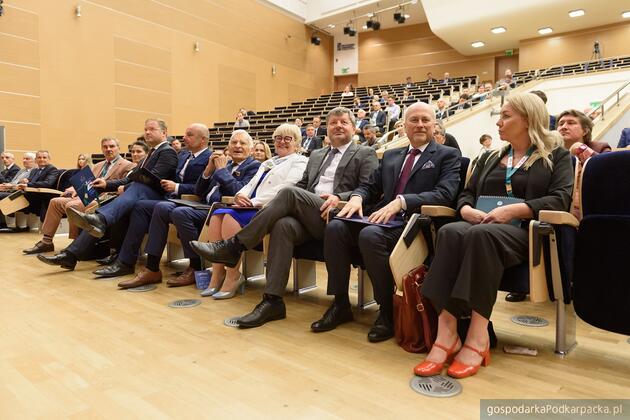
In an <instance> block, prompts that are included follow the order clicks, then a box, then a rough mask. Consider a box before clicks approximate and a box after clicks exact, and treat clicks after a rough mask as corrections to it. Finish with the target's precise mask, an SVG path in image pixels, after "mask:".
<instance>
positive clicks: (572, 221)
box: [538, 210, 580, 228]
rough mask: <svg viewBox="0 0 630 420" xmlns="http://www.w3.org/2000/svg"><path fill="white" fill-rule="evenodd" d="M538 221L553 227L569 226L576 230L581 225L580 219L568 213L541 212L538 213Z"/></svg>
mask: <svg viewBox="0 0 630 420" xmlns="http://www.w3.org/2000/svg"><path fill="white" fill-rule="evenodd" d="M538 220H540V221H541V222H546V223H549V224H551V225H569V226H573V227H575V228H576V227H578V226H579V225H580V222H579V221H578V219H576V218H575V216H574V215H572V214H571V213H568V212H566V211H555V210H541V211H540V212H539V213H538Z"/></svg>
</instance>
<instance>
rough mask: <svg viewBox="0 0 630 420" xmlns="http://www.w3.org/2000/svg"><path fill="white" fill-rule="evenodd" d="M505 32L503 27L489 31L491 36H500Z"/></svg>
mask: <svg viewBox="0 0 630 420" xmlns="http://www.w3.org/2000/svg"><path fill="white" fill-rule="evenodd" d="M505 31H507V29H505V27H503V26H497V27H496V28H492V29H490V32H492V33H493V34H502V33H503V32H505Z"/></svg>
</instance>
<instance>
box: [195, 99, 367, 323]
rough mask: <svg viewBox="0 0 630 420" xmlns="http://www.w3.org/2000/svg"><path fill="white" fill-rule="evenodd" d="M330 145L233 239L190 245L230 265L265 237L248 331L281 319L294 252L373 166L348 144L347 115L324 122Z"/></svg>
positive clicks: (343, 111)
mask: <svg viewBox="0 0 630 420" xmlns="http://www.w3.org/2000/svg"><path fill="white" fill-rule="evenodd" d="M326 121H327V123H328V133H329V138H330V142H331V144H330V147H325V148H323V149H319V150H315V151H314V152H313V154H312V155H311V157H310V158H309V161H308V165H307V167H306V170H305V171H304V175H303V177H302V179H301V180H300V182H298V183H297V184H296V185H295V186H294V187H288V188H284V189H282V190H280V192H279V193H278V195H277V196H276V197H275V198H274V199H273V200H272V201H271V202H270V203H269V204H267V206H265V207H264V208H263V209H262V210H261V211H259V212H258V214H257V215H256V216H255V217H254V218H253V219H252V221H251V222H250V223H249V224H248V225H247V226H245V227H244V228H243V229H242V230H241V231H240V232H239V233H238V234H236V235H235V236H234V237H233V238H231V239H228V240H226V241H217V242H212V243H209V244H205V243H199V242H194V241H193V242H192V243H191V245H192V248H193V250H195V252H197V253H198V254H199V255H201V256H202V257H204V258H207V259H208V260H210V261H212V262H216V263H223V264H225V265H227V266H228V267H234V266H235V265H236V264H237V263H238V261H239V259H240V256H241V252H242V251H243V250H244V249H252V248H254V247H255V246H257V245H258V244H259V243H260V242H261V241H262V240H263V238H264V237H265V235H266V234H268V233H270V234H271V236H270V240H269V254H268V257H267V272H266V277H267V283H266V286H265V294H264V295H263V300H262V302H260V303H259V304H258V305H256V307H255V308H254V310H253V311H252V312H251V313H249V314H247V315H245V316H244V317H242V318H240V319H239V321H238V325H239V327H242V328H251V327H258V326H261V325H263V324H264V323H266V322H268V321H273V320H276V319H283V318H285V317H286V308H285V305H284V301H283V300H282V296H283V295H284V291H285V289H286V285H287V282H288V280H289V270H290V269H291V259H292V258H293V248H294V246H296V245H300V244H303V243H305V242H307V241H310V240H312V239H317V240H321V239H322V238H323V236H324V230H325V227H326V218H327V215H328V211H329V209H333V208H335V207H336V206H337V204H338V203H339V201H340V200H347V199H348V198H349V197H350V193H351V192H352V191H353V190H354V189H355V188H356V187H357V186H358V185H359V184H360V183H361V182H366V181H367V180H368V178H369V176H370V174H371V173H372V172H373V171H374V169H375V168H376V167H377V165H378V161H377V159H376V153H375V152H374V150H373V149H371V148H368V147H363V146H358V145H356V144H354V143H353V142H352V136H353V134H354V129H355V124H354V116H353V115H352V111H351V110H349V109H348V108H344V107H338V108H334V109H333V110H332V111H330V112H329V113H328V116H327V118H326Z"/></svg>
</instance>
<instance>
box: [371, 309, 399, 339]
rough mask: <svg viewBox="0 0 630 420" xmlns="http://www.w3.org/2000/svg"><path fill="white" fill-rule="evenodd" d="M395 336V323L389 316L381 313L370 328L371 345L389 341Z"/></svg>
mask: <svg viewBox="0 0 630 420" xmlns="http://www.w3.org/2000/svg"><path fill="white" fill-rule="evenodd" d="M393 336H394V321H393V320H392V317H391V316H389V315H385V314H384V313H383V312H379V315H378V318H376V321H375V322H374V325H372V328H370V332H369V333H368V341H369V342H370V343H378V342H380V341H385V340H389V339H390V338H392V337H393Z"/></svg>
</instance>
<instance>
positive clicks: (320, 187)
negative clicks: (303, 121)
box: [315, 142, 350, 195]
mask: <svg viewBox="0 0 630 420" xmlns="http://www.w3.org/2000/svg"><path fill="white" fill-rule="evenodd" d="M348 147H350V142H348V143H346V144H344V145H343V146H339V147H337V150H339V153H337V154H336V155H335V157H334V158H333V160H332V162H330V165H329V166H328V168H326V170H325V171H324V173H323V174H322V175H321V176H320V177H319V182H318V183H317V185H316V186H315V194H317V195H322V194H332V193H333V186H334V182H335V172H337V167H338V166H339V162H341V158H342V157H343V154H344V153H345V152H346V150H348ZM327 157H328V155H326V156H325V157H324V161H323V162H325V161H326V158H327Z"/></svg>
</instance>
